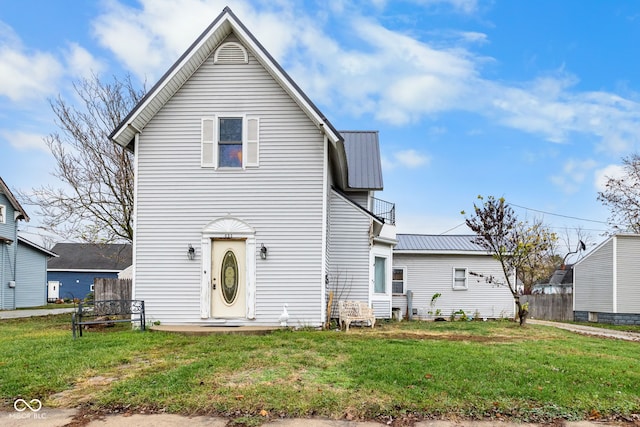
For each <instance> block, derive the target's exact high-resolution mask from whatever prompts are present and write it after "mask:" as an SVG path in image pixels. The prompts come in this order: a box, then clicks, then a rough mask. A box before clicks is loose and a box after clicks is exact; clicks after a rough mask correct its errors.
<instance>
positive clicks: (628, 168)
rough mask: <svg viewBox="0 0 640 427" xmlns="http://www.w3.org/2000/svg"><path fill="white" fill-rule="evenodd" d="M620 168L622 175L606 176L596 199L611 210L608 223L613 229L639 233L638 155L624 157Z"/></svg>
mask: <svg viewBox="0 0 640 427" xmlns="http://www.w3.org/2000/svg"><path fill="white" fill-rule="evenodd" d="M622 168H623V169H624V176H623V177H621V178H615V177H607V183H606V185H605V189H604V191H600V192H598V200H599V201H600V202H602V204H603V205H605V206H607V207H608V208H609V210H610V211H611V216H610V217H609V225H610V226H611V227H612V228H613V229H614V230H615V231H625V230H631V231H633V232H634V233H640V155H638V154H632V155H630V156H628V157H624V158H623V159H622Z"/></svg>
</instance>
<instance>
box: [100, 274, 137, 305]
mask: <svg viewBox="0 0 640 427" xmlns="http://www.w3.org/2000/svg"><path fill="white" fill-rule="evenodd" d="M132 285H133V281H132V280H131V279H107V278H95V279H93V295H94V296H93V297H94V298H95V299H96V300H130V299H132V296H131V293H132V292H131V290H132Z"/></svg>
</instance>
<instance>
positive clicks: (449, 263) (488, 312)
mask: <svg viewBox="0 0 640 427" xmlns="http://www.w3.org/2000/svg"><path fill="white" fill-rule="evenodd" d="M474 237H475V236H466V235H437V236H435V235H421V234H398V236H397V239H398V244H397V246H396V247H395V249H394V254H393V286H392V287H393V307H394V308H398V309H400V310H401V312H402V316H403V317H406V313H407V310H408V306H407V302H408V301H407V291H412V293H413V300H412V302H411V308H412V316H413V317H414V318H419V319H433V318H435V317H444V318H446V319H448V318H449V316H451V313H453V312H457V311H459V310H463V311H464V312H465V314H466V315H467V316H469V317H471V316H473V315H474V314H476V313H479V314H480V317H486V318H512V317H514V315H515V303H514V300H513V296H512V295H511V292H510V291H509V288H508V287H507V286H506V280H505V276H504V273H503V272H502V268H501V266H500V263H499V262H498V261H497V260H495V259H494V258H493V257H492V256H491V254H489V253H488V252H487V251H486V249H484V248H482V247H481V246H480V245H478V244H476V243H473V241H472V240H473V239H474ZM489 276H493V278H494V283H493V284H492V283H487V280H486V279H485V278H486V277H489ZM496 283H501V284H502V285H496ZM436 294H440V296H439V297H437V298H435V299H434V295H436ZM432 300H434V301H433V303H432Z"/></svg>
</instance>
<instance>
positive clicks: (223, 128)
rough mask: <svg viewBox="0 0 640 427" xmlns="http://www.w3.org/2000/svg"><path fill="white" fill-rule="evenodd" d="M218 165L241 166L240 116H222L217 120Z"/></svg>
mask: <svg viewBox="0 0 640 427" xmlns="http://www.w3.org/2000/svg"><path fill="white" fill-rule="evenodd" d="M218 126H219V129H220V132H219V139H218V166H219V167H221V168H241V167H242V118H241V117H224V118H220V121H219V122H218Z"/></svg>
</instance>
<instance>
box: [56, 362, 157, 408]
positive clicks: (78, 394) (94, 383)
mask: <svg viewBox="0 0 640 427" xmlns="http://www.w3.org/2000/svg"><path fill="white" fill-rule="evenodd" d="M161 364H164V362H163V361H153V360H142V359H138V360H135V361H134V362H132V363H127V364H124V365H119V366H117V367H115V368H113V369H112V370H111V371H109V372H105V373H103V374H102V375H92V373H91V372H88V373H87V376H85V377H80V378H78V379H77V380H76V382H75V383H74V387H73V388H71V389H69V390H65V391H62V392H60V393H56V394H54V395H51V396H50V397H49V399H48V400H47V405H49V406H52V407H64V408H72V407H76V406H78V405H82V404H85V403H87V402H90V401H91V400H92V399H93V398H94V396H95V394H96V393H98V392H100V391H103V390H106V389H108V388H109V387H111V384H113V383H114V382H117V381H120V380H123V379H126V378H131V377H134V376H136V375H138V374H140V373H142V372H146V371H149V370H154V369H156V368H157V367H158V366H159V365H161Z"/></svg>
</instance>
